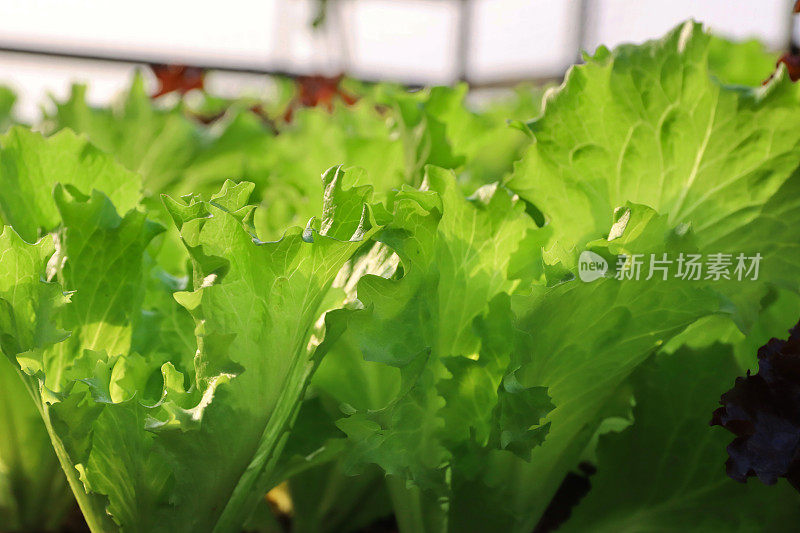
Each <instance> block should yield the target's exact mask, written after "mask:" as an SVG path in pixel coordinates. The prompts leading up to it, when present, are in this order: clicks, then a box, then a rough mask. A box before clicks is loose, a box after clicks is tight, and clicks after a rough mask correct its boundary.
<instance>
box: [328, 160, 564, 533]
mask: <svg viewBox="0 0 800 533" xmlns="http://www.w3.org/2000/svg"><path fill="white" fill-rule="evenodd" d="M393 212H394V218H393V220H392V222H391V223H390V224H389V225H388V226H386V227H385V228H384V229H383V230H382V232H381V233H380V235H379V237H378V239H379V241H380V242H382V243H383V244H384V245H386V246H388V247H390V248H391V249H392V250H394V251H395V252H396V253H397V255H398V256H399V260H400V262H401V266H402V276H401V277H394V278H392V279H387V278H384V277H378V276H375V275H367V276H364V277H362V278H361V280H360V281H359V283H358V287H357V294H358V299H359V301H360V303H361V304H362V305H363V309H356V310H349V311H342V312H337V313H336V314H335V315H333V316H332V317H331V319H330V320H331V322H332V323H337V322H338V321H342V322H344V323H346V326H347V328H348V332H349V333H348V335H350V338H352V339H353V341H354V342H355V343H356V345H357V347H358V350H359V352H360V353H362V354H363V357H365V358H366V360H367V363H362V364H367V365H369V364H370V363H369V362H380V363H384V364H387V365H389V366H393V367H397V368H399V371H400V384H399V391H398V395H397V396H396V398H394V399H393V400H392V401H391V402H390V403H389V404H388V405H385V406H383V407H381V408H377V409H375V408H373V409H370V404H371V403H372V404H373V405H374V403H373V401H374V400H371V399H370V398H367V397H365V398H359V399H357V403H356V404H355V405H357V406H358V407H359V408H358V409H357V408H356V407H355V406H354V405H352V404H351V405H349V410H350V411H351V413H350V414H349V416H348V417H346V418H344V419H342V420H341V421H340V422H339V427H340V428H341V429H342V430H343V431H344V432H345V433H346V434H347V435H348V438H349V441H350V450H349V459H348V460H349V462H350V463H352V465H357V464H359V463H375V464H378V465H379V466H380V467H381V468H382V469H383V470H384V471H385V472H386V473H387V474H388V475H389V488H390V494H391V495H392V498H393V500H394V501H395V507H396V508H397V509H399V511H398V513H400V516H399V517H398V519H399V520H400V521H401V522H402V523H403V524H404V525H403V526H402V527H404V528H406V529H407V530H415V528H416V529H417V530H431V531H435V530H442V529H443V528H446V527H447V526H446V525H447V506H448V500H449V498H450V488H449V484H450V477H451V474H450V471H451V469H452V468H453V461H454V458H457V457H458V456H459V454H460V451H461V449H462V448H467V447H469V446H470V445H471V443H474V446H475V447H477V448H479V449H484V448H491V449H494V448H509V449H511V448H514V447H515V446H516V445H519V452H520V453H522V454H524V453H526V452H527V451H528V449H529V448H530V447H531V446H535V445H536V444H538V443H539V442H541V438H542V437H543V435H544V433H545V432H546V430H544V429H542V428H539V429H537V427H538V425H539V418H540V417H541V416H543V414H544V413H546V412H547V411H548V410H549V408H550V404H549V401H548V398H547V394H546V392H545V391H544V390H543V389H541V388H534V389H529V388H525V387H517V386H516V385H514V384H512V381H513V378H508V379H504V377H507V376H508V374H510V373H512V372H513V370H514V368H513V367H511V364H512V361H511V356H510V354H509V353H508V352H509V351H510V348H509V347H507V346H501V347H498V348H495V347H494V346H490V345H491V344H492V343H491V342H489V341H488V340H487V342H483V343H482V337H481V333H484V332H483V331H480V328H479V330H478V331H480V333H479V332H478V331H476V329H475V328H476V327H479V326H476V325H475V321H476V320H478V319H480V317H484V316H486V317H487V318H486V319H485V320H487V321H489V322H492V323H500V324H505V323H507V321H506V318H507V313H510V311H509V310H508V305H509V304H508V301H507V298H506V300H505V305H504V303H503V300H502V295H503V294H505V293H506V292H507V291H511V290H513V288H514V286H515V285H516V282H515V281H514V280H511V279H509V277H508V276H507V274H506V271H507V268H508V264H509V261H510V257H511V255H512V254H513V253H514V252H515V251H516V250H517V247H518V245H519V242H520V241H521V239H522V238H523V236H524V235H525V233H526V232H527V231H528V230H534V229H535V224H534V223H533V220H532V219H530V217H528V216H527V215H526V214H525V212H524V209H523V206H522V205H521V204H520V203H518V202H516V201H515V200H514V198H512V196H511V195H510V194H509V193H508V192H507V191H506V190H504V189H502V188H500V187H497V186H491V187H487V188H485V189H483V190H481V191H479V193H478V194H477V195H476V196H475V197H474V198H471V199H465V198H464V197H463V196H462V195H461V193H460V191H459V189H458V188H457V185H456V182H455V177H454V175H453V174H452V172H449V171H446V170H444V169H440V168H436V167H429V168H428V169H427V173H426V178H425V186H424V187H423V190H415V189H411V188H404V189H403V190H401V191H400V192H398V194H397V195H396V196H395V197H394V198H393ZM498 296H499V297H500V298H501V300H499V301H498V302H496V303H495V304H493V303H492V302H493V300H494V299H495V297H498ZM504 309H505V311H504ZM495 315H499V317H498V318H495ZM485 329H492V327H489V326H487V327H486V328H485ZM486 335H487V336H488V334H486ZM500 336H502V334H501V335H500ZM512 337H513V334H512ZM507 344H511V345H513V342H509V343H507ZM336 349H337V347H336V346H335V345H334V346H333V347H332V348H331V350H332V353H335V352H336ZM344 385H345V384H344V383H343V384H341V385H339V387H343V386H344ZM367 391H368V389H366V390H365V392H367ZM330 393H331V394H333V395H334V396H337V391H336V389H335V388H333V389H332V390H330ZM338 397H340V398H346V397H347V396H346V395H345V394H338ZM477 402H481V405H480V406H477V405H475V404H476V403H477ZM473 406H474V407H476V408H478V409H479V410H480V416H479V417H476V418H473V417H472V416H471V415H472V411H471V409H472V407H473ZM531 406H535V410H534V411H528V410H527V409H526V407H527V408H529V407H531ZM418 528H422V529H418Z"/></svg>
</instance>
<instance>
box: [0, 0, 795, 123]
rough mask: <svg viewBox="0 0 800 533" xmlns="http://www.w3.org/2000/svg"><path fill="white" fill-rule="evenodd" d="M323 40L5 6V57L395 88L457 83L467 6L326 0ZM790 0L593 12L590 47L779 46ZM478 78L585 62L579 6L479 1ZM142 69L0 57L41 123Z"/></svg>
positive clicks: (151, 14) (220, 10)
mask: <svg viewBox="0 0 800 533" xmlns="http://www.w3.org/2000/svg"><path fill="white" fill-rule="evenodd" d="M330 4H331V5H332V7H331V8H330V13H329V24H328V26H327V29H326V30H323V31H315V30H313V29H311V28H310V26H309V21H310V20H311V18H312V17H313V14H314V12H315V3H314V1H313V0H225V1H224V2H219V1H218V0H191V1H190V0H137V1H136V2H130V1H127V0H126V1H123V0H0V46H3V45H8V46H14V45H17V46H19V45H22V46H26V47H34V48H44V49H55V50H65V51H76V52H89V53H93V54H108V55H124V56H136V57H142V58H145V59H152V60H155V61H163V62H183V63H189V64H191V63H197V64H232V65H242V66H251V67H261V68H278V69H287V70H292V71H301V72H309V73H310V72H327V73H336V72H339V71H341V70H347V71H348V72H350V73H351V74H354V75H356V76H362V77H366V78H370V79H373V78H377V79H394V80H399V81H414V82H417V81H422V82H426V83H449V82H451V81H452V80H453V78H454V77H455V76H456V75H457V63H456V60H455V57H456V53H457V47H456V43H457V26H458V20H459V5H460V1H459V0H330ZM792 4H793V2H792V1H790V0H669V1H664V0H589V2H588V19H587V22H588V24H587V32H586V35H585V37H584V45H585V46H586V47H587V48H589V49H590V50H591V49H594V48H595V47H596V46H597V45H598V44H601V43H603V44H606V45H615V44H618V43H620V42H623V41H634V42H636V41H642V40H645V39H648V38H653V37H657V36H659V35H661V34H663V33H664V32H665V31H666V30H668V29H669V28H671V27H672V26H674V25H675V24H677V23H679V22H680V21H682V20H684V19H687V18H690V17H693V18H695V19H697V20H700V21H703V22H705V23H706V24H707V25H709V26H710V27H711V28H712V29H714V30H716V31H718V32H720V33H722V34H725V35H729V36H732V37H735V38H747V37H758V38H760V39H762V40H764V41H765V42H766V43H767V44H768V45H769V46H772V47H774V48H780V47H782V46H783V45H784V44H785V42H786V41H787V39H788V37H787V33H788V31H789V20H788V18H789V15H788V13H789V12H790V9H791V5H792ZM470 5H471V7H470V9H471V20H472V24H473V26H472V30H473V31H472V33H471V35H472V37H471V40H470V47H469V63H468V68H469V70H468V72H469V75H470V78H471V79H474V80H477V81H490V80H493V79H497V78H509V77H512V78H520V77H546V76H552V75H558V74H560V73H562V72H563V71H564V69H565V68H566V66H567V65H569V64H570V63H571V62H572V61H573V60H574V59H575V57H576V56H577V48H578V42H579V36H578V31H577V28H578V19H579V15H578V14H579V11H580V3H579V2H578V1H577V0H472V1H471V4H470ZM134 68H135V67H133V66H127V65H120V64H111V63H97V62H91V61H76V60H63V59H55V60H54V59H47V58H37V57H33V56H27V55H25V56H23V55H16V54H7V53H0V83H4V84H10V85H12V86H13V87H15V88H16V89H17V91H18V92H19V93H20V100H21V101H20V112H21V114H22V115H23V117H27V118H33V117H34V116H35V115H36V114H37V113H38V108H39V105H40V104H41V102H42V101H43V100H44V99H45V96H46V95H47V94H48V93H53V94H55V95H56V96H59V97H64V96H65V95H66V94H67V92H68V88H69V84H70V82H71V81H73V80H77V81H85V82H88V83H89V84H90V85H91V92H90V98H91V99H92V100H93V101H95V102H97V103H100V102H104V101H106V100H108V99H109V98H110V97H111V95H113V94H115V93H116V92H117V91H119V90H120V89H121V88H123V87H125V86H126V85H127V84H128V80H129V78H130V75H131V73H132V72H133V70H134ZM211 83H212V85H213V84H214V83H216V84H218V85H219V86H220V87H222V88H223V89H227V90H228V91H233V92H235V91H238V90H241V89H247V88H248V87H250V88H253V87H255V88H258V87H260V86H261V85H263V80H259V78H258V77H253V76H238V77H237V76H229V75H216V76H215V77H213V78H212V79H211Z"/></svg>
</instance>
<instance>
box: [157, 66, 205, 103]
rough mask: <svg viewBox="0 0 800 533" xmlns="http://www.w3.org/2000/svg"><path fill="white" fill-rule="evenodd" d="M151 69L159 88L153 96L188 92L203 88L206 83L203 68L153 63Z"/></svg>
mask: <svg viewBox="0 0 800 533" xmlns="http://www.w3.org/2000/svg"><path fill="white" fill-rule="evenodd" d="M150 69H151V70H152V71H153V74H154V75H155V77H156V79H157V80H158V90H157V91H156V92H155V93H154V94H153V98H158V97H159V96H163V95H165V94H169V93H173V92H177V93H179V94H186V93H188V92H189V91H191V90H193V89H200V90H202V89H203V85H204V83H205V71H204V70H203V69H201V68H197V67H189V66H186V65H161V64H152V65H150Z"/></svg>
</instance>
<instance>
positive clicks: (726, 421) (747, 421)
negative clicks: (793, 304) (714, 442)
mask: <svg viewBox="0 0 800 533" xmlns="http://www.w3.org/2000/svg"><path fill="white" fill-rule="evenodd" d="M789 333H790V335H789V339H788V340H785V341H784V340H780V339H771V340H770V341H769V342H768V343H767V344H766V345H764V346H762V347H761V348H760V349H759V350H758V373H757V374H755V375H750V372H749V371H748V373H747V377H740V378H736V384H735V385H734V387H733V388H732V389H731V390H729V391H728V392H726V393H725V394H723V395H722V398H721V401H720V403H721V404H722V405H723V407H720V408H719V409H717V410H716V411H714V415H713V417H712V419H711V425H712V426H713V425H717V426H722V427H724V428H725V429H727V430H728V431H730V432H732V433H733V434H734V435H736V438H735V439H734V440H733V442H731V444H730V445H729V446H728V455H729V459H728V461H727V463H726V466H727V470H728V475H729V476H730V477H731V478H733V479H735V480H736V481H741V482H745V481H747V478H749V477H751V476H756V477H758V479H760V480H761V481H762V482H764V483H766V484H767V485H772V484H774V483H776V482H777V480H778V478H780V477H783V478H786V479H787V480H789V483H791V484H792V486H793V487H795V488H796V489H797V490H798V491H800V324H798V325H797V326H795V327H794V328H792V330H791V331H790V332H789Z"/></svg>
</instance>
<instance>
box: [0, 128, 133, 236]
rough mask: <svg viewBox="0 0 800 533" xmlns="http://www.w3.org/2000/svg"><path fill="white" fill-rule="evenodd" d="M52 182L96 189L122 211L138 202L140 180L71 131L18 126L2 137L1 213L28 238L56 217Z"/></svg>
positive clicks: (45, 228) (85, 190)
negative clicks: (46, 135) (50, 133)
mask: <svg viewBox="0 0 800 533" xmlns="http://www.w3.org/2000/svg"><path fill="white" fill-rule="evenodd" d="M56 183H60V184H62V185H64V186H66V185H72V186H74V187H76V188H77V189H78V190H80V191H82V192H83V193H84V194H88V193H90V192H91V191H92V190H93V189H97V190H99V191H102V192H103V193H105V194H106V195H107V196H108V197H109V199H110V200H111V202H112V203H113V204H114V205H115V206H117V208H118V209H119V210H120V211H122V212H127V211H128V210H130V209H131V208H133V207H134V206H135V205H136V204H138V203H139V198H140V189H141V181H140V179H139V177H138V176H136V175H135V174H133V173H132V172H129V171H126V170H125V169H124V168H122V167H121V166H119V165H118V164H117V163H116V162H115V161H114V159H113V158H112V157H111V156H109V155H106V154H104V153H103V152H101V151H99V150H98V149H97V148H95V147H94V146H92V145H90V144H89V143H88V142H86V140H85V139H83V138H80V137H77V136H76V135H75V134H74V133H72V132H71V131H62V132H61V133H59V134H57V135H54V136H52V137H49V138H44V137H42V136H41V135H39V134H38V133H33V132H31V131H29V130H27V129H24V128H21V127H14V128H12V129H11V130H10V131H9V132H8V133H6V134H5V135H4V136H2V137H0V186H2V188H3V191H4V193H3V195H2V197H0V217H2V219H3V220H4V221H5V223H6V224H9V225H11V226H13V227H14V229H15V230H16V231H17V233H19V234H20V235H21V236H22V238H24V239H25V240H27V241H29V242H33V241H35V240H37V239H38V238H39V237H40V236H41V235H43V234H44V233H46V232H49V231H52V230H53V229H55V227H56V226H57V225H58V224H59V222H60V217H59V214H58V209H57V208H56V204H55V202H54V200H53V188H54V187H55V185H56Z"/></svg>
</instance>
